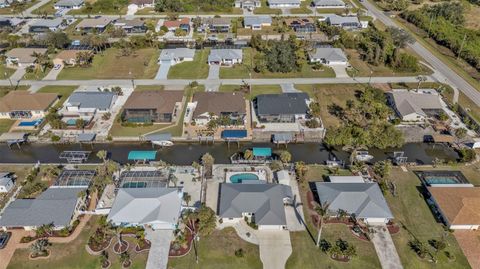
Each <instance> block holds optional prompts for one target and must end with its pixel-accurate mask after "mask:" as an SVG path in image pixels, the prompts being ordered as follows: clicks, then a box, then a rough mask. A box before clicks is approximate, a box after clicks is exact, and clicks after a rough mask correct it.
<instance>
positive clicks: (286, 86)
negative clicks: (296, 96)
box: [280, 84, 300, 93]
mask: <svg viewBox="0 0 480 269" xmlns="http://www.w3.org/2000/svg"><path fill="white" fill-rule="evenodd" d="M280 87H281V88H282V92H283V93H289V92H300V91H299V90H297V89H295V87H294V86H293V84H280Z"/></svg>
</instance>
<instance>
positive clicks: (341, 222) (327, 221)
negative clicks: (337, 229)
mask: <svg viewBox="0 0 480 269" xmlns="http://www.w3.org/2000/svg"><path fill="white" fill-rule="evenodd" d="M325 222H326V223H340V224H346V225H353V222H351V221H350V218H343V219H339V218H329V219H327V220H326V221H325Z"/></svg>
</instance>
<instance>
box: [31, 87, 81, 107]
mask: <svg viewBox="0 0 480 269" xmlns="http://www.w3.org/2000/svg"><path fill="white" fill-rule="evenodd" d="M77 88H78V86H53V85H50V86H45V87H43V88H41V89H40V90H38V92H45V93H57V94H58V95H59V96H60V100H59V101H58V102H57V105H56V106H57V107H61V106H62V105H63V103H65V101H66V100H67V98H68V97H69V96H70V94H71V93H72V92H73V91H74V90H76V89H77Z"/></svg>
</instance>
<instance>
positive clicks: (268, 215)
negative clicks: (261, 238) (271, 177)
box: [218, 180, 293, 230]
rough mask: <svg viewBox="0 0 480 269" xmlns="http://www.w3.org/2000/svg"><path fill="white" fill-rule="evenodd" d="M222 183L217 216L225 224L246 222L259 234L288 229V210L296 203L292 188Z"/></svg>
mask: <svg viewBox="0 0 480 269" xmlns="http://www.w3.org/2000/svg"><path fill="white" fill-rule="evenodd" d="M249 181H252V180H247V181H245V183H240V184H239V183H221V184H220V191H219V196H218V216H219V217H220V218H222V221H223V223H236V222H239V221H242V220H244V219H245V218H246V219H247V221H248V222H252V223H255V224H256V225H258V229H259V230H284V229H287V228H288V227H287V221H286V217H285V206H286V205H289V204H291V201H292V199H293V195H292V189H291V188H290V186H286V185H281V184H267V183H265V184H261V183H259V182H256V183H258V184H255V183H247V182H249ZM253 181H257V180H253Z"/></svg>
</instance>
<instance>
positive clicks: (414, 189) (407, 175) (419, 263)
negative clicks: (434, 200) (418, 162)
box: [386, 168, 470, 268]
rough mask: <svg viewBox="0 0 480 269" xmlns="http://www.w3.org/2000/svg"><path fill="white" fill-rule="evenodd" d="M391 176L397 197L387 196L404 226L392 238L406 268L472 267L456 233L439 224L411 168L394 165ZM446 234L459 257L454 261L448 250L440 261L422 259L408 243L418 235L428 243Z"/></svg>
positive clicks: (451, 250) (440, 254)
mask: <svg viewBox="0 0 480 269" xmlns="http://www.w3.org/2000/svg"><path fill="white" fill-rule="evenodd" d="M390 178H391V180H392V182H394V184H395V185H396V189H397V195H396V196H395V197H393V196H392V195H390V194H388V195H387V196H386V199H387V202H388V204H389V206H390V209H391V210H392V213H393V215H394V217H395V222H396V223H397V224H400V226H403V227H404V228H402V229H401V230H400V232H399V233H398V234H395V235H393V236H392V238H393V241H394V242H395V246H396V248H397V252H398V254H399V255H400V259H401V261H402V264H403V266H404V268H469V267H470V266H469V265H468V262H467V260H466V258H465V256H464V255H463V253H462V251H461V249H460V247H459V246H458V244H457V241H456V240H455V238H454V236H453V235H452V234H450V233H448V232H445V230H444V228H443V225H442V224H440V223H438V222H437V221H436V219H435V218H434V216H433V214H432V213H431V211H430V208H429V207H428V204H427V202H426V201H425V199H424V198H423V196H422V193H423V192H424V191H425V189H424V188H423V187H422V186H421V183H420V180H419V179H418V178H417V176H416V175H415V174H414V173H413V172H411V171H408V172H403V171H402V170H401V169H400V168H394V169H392V173H391V176H390ZM444 234H445V235H446V243H447V248H446V249H445V250H447V251H449V252H450V253H452V254H453V255H454V256H455V258H456V260H455V261H454V262H449V261H448V259H447V257H446V256H445V254H444V252H441V253H439V256H438V259H439V261H438V262H437V263H436V264H435V263H431V262H429V261H427V259H425V260H421V259H419V258H418V257H417V255H416V254H415V253H414V252H413V251H412V250H411V249H410V247H409V246H408V242H409V241H410V240H412V239H413V237H414V236H415V237H416V238H418V239H419V240H421V241H422V242H425V244H427V243H426V241H427V240H430V239H437V240H440V239H441V238H442V236H443V235H444ZM429 250H430V251H431V252H432V253H434V250H433V248H431V247H430V248H429Z"/></svg>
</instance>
